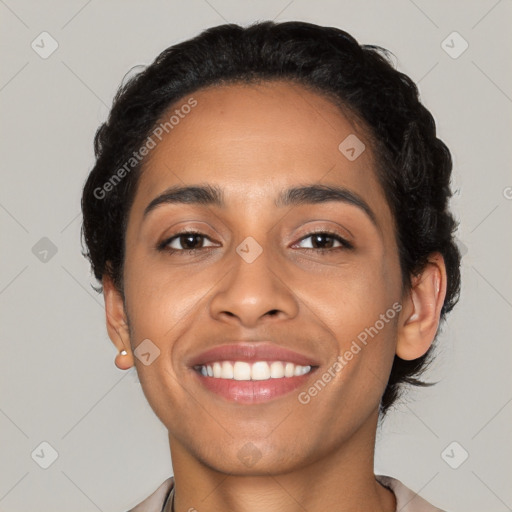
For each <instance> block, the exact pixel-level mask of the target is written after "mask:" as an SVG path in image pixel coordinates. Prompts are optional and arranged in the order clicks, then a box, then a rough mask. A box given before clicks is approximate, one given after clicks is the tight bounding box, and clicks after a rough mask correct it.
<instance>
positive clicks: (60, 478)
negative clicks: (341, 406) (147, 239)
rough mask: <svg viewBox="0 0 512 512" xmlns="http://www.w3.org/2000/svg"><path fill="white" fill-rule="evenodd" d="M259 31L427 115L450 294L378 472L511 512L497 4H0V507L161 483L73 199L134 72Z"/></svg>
mask: <svg viewBox="0 0 512 512" xmlns="http://www.w3.org/2000/svg"><path fill="white" fill-rule="evenodd" d="M263 19H270V20H272V19H273V20H276V21H289V20H303V21H310V22H313V23H318V24H320V25H329V26H336V27H339V28H342V29H344V30H347V31H348V32H350V33H351V34H352V35H354V36H355V37H356V39H357V40H358V41H359V42H361V43H372V44H378V45H382V46H384V47H385V48H388V49H389V50H391V51H392V52H393V53H394V54H395V56H396V59H395V61H396V65H397V67H398V69H400V70H401V71H403V72H405V73H407V74H408V75H410V76H411V78H412V79H413V80H414V81H415V82H416V83H417V84H418V87H419V90H420V93H421V98H422V101H423V102H424V103H425V105H426V106H427V108H429V109H430V110H431V111H432V112H433V114H434V117H435V119H436V122H437V126H438V131H439V136H440V138H441V139H443V140H444V141H445V143H446V144H447V145H448V146H449V148H450V150H451V152H452V156H453V160H454V174H453V190H454V196H453V199H452V208H453V211H454V212H455V215H456V217H457V219H459V220H460V227H459V232H458V239H459V244H460V247H461V250H462V252H463V253H464V259H463V266H462V280H463V286H462V295H461V300H460V302H459V304H458V306H457V307H456V309H455V310H454V311H453V313H452V314H451V315H449V317H448V321H447V323H446V324H445V325H444V327H443V330H442V333H441V335H440V337H439V343H438V345H439V349H438V359H437V361H436V363H435V364H434V365H433V367H432V368H431V370H430V372H429V373H428V375H426V377H427V378H428V379H429V380H437V381H439V383H438V384H437V385H436V386H434V387H432V388H428V389H423V390H417V391H416V390H415V391H412V392H411V393H410V394H409V395H408V398H407V400H404V401H402V402H401V404H400V406H399V407H398V408H397V410H395V411H394V412H392V413H391V414H390V416H389V418H388V419H387V420H386V421H385V423H384V425H383V428H382V430H381V431H379V435H378V444H377V453H376V472H378V473H383V474H387V475H391V476H394V477H396V478H399V479H400V480H402V481H403V482H404V483H405V484H406V485H407V486H409V487H411V488H412V489H413V490H414V491H416V492H419V493H420V494H421V495H422V496H423V497H425V498H426V499H427V500H429V501H432V502H433V503H435V504H436V505H438V506H441V507H442V508H445V509H447V510H450V511H453V512H477V511H478V512H480V511H484V510H485V511H486V512H501V511H506V510H512V486H511V485H510V483H511V475H512V442H511V439H512V436H511V433H512V432H511V430H512V428H511V424H512V423H511V420H512V403H511V401H512V386H511V381H512V377H511V373H512V372H511V371H510V367H511V352H512V348H511V347H512V344H511V343H510V341H511V331H512V326H511V318H512V315H511V310H512V287H511V272H510V262H511V261H512V254H511V252H512V243H511V238H510V232H511V230H510V225H511V208H512V199H511V198H512V188H511V187H512V176H511V173H510V162H511V161H512V150H511V147H512V144H511V143H510V140H511V124H512V123H511V112H512V99H511V98H512V70H511V67H510V62H511V61H512V55H511V54H512V45H511V33H512V31H511V30H510V20H511V19H512V3H511V2H510V1H507V0H501V1H496V0H481V1H467V0H458V1H455V0H452V1H450V2H445V1H442V0H435V1H423V0H415V1H412V0H392V1H382V0H374V1H373V0H364V1H358V2H356V1H353V2H349V1H347V0H336V1H335V0H321V1H319V0H315V1H309V2H308V1H306V0H292V1H290V0H272V1H270V0H260V1H258V2H256V1H246V0H239V1H235V0H208V1H207V0H189V1H157V0H150V1H138V2H136V1H126V0H125V1H121V0H109V1H106V0H92V1H91V0H89V1H86V0H68V1H61V2H57V1H37V2H36V1H21V0H0V23H1V28H0V38H1V45H0V52H1V60H2V63H1V66H0V109H1V113H0V115H1V117H0V119H1V136H0V147H1V162H0V168H1V171H0V172H1V186H0V228H1V236H0V262H1V264H0V311H1V312H0V315H1V316H0V342H1V352H0V393H1V394H0V511H2V512H26V511H27V510H38V511H39V512H50V511H51V512H69V511H70V510H73V511H74V512H85V511H96V510H100V511H110V512H122V511H124V510H127V509H128V508H130V507H131V506H133V505H134V504H135V503H138V502H139V501H141V500H142V499H143V498H145V497H146V496H147V495H148V494H150V493H151V492H152V491H153V490H154V489H155V488H156V487H157V486H158V485H159V484H160V483H161V482H162V481H163V480H164V479H165V478H167V477H168V476H170V475H171V474H172V465H171V460H170V456H169V451H168V443H167V436H166V430H165V428H164V427H163V425H161V424H160V422H159V420H158V419H157V418H156V416H155V415H154V414H153V412H152V411H151V409H150V407H149V406H148V405H147V403H146V401H145V398H144V396H143V394H142V391H141V388H140V385H139V383H138V381H137V377H136V375H135V373H134V372H133V371H128V372H122V371H121V370H118V369H117V368H116V367H115V366H114V357H115V353H116V352H115V350H114V347H113V345H112V344H111V342H110V340H109V339H108V337H107V334H106V329H105V325H104V311H103V297H102V296H101V295H97V294H96V293H95V292H94V291H93V290H92V288H91V286H90V285H91V284H95V282H94V279H93V278H92V277H91V273H90V269H89V267H88V264H87V261H86V260H85V259H84V258H83V257H82V255H81V247H80V225H81V215H80V204H79V201H80V195H81V187H82V185H83V183H84V180H85V178H86V176H87V174H88V172H89V171H90V169H91V167H92V165H93V162H94V159H93V136H94V133H95V131H96V129H97V128H98V126H99V125H100V123H101V122H102V121H104V120H105V118H106V116H107V113H108V110H109V107H110V105H111V101H112V98H113V96H114V94H115V92H116V89H117V87H118V85H119V84H120V82H121V80H122V79H123V77H124V75H125V74H126V73H127V72H128V71H129V70H130V69H131V68H132V67H133V66H135V65H139V64H142V65H147V64H149V63H150V62H152V61H153V59H154V58H155V57H156V56H157V55H158V53H160V52H161V51H162V50H163V49H165V48H166V47H168V46H170V45H172V44H175V43H177V42H179V41H182V40H184V39H187V38H189V37H192V36H194V35H196V34H198V33H199V32H200V31H202V30H203V29H205V28H207V27H211V26H215V25H219V24H222V23H227V22H233V23H238V24H243V25H246V24H249V23H251V22H254V21H257V20H263ZM43 32H46V33H47V34H43V35H41V34H42V33H43ZM454 32H456V34H454ZM41 40H42V41H43V42H41ZM56 45H58V47H57V48H56V50H55V51H54V52H53V53H51V55H47V53H49V52H50V51H51V50H52V49H53V47H55V46H56ZM466 45H467V48H466ZM41 443H44V444H41ZM464 459H465V460H464ZM45 465H48V467H47V468H46V469H44V467H42V466H45ZM454 466H456V467H454Z"/></svg>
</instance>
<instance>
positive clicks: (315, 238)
mask: <svg viewBox="0 0 512 512" xmlns="http://www.w3.org/2000/svg"><path fill="white" fill-rule="evenodd" d="M309 239H311V242H310V243H309V245H310V247H304V246H303V247H302V248H303V249H311V250H317V251H328V250H334V249H343V248H345V249H351V248H352V244H350V243H349V242H347V241H346V240H345V239H344V238H342V237H341V236H339V235H338V234H337V233H330V232H328V231H319V232H315V233H310V234H309V235H307V236H305V237H303V238H302V239H301V240H300V242H299V243H301V242H304V241H305V240H309ZM336 244H337V245H336Z"/></svg>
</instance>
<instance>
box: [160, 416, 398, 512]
mask: <svg viewBox="0 0 512 512" xmlns="http://www.w3.org/2000/svg"><path fill="white" fill-rule="evenodd" d="M377 419H378V411H376V412H375V414H372V416H371V417H370V418H369V421H368V422H366V423H365V424H364V425H363V426H362V427H361V428H360V429H359V430H358V431H356V432H355V433H354V434H353V435H352V436H351V437H350V439H348V440H345V441H344V442H343V443H340V445H339V446H337V447H335V449H332V448H331V449H329V450H328V453H325V454H320V455H319V456H318V457H317V458H316V459H315V460H313V461H311V462H309V463H304V464H303V465H301V467H297V468H296V469H294V470H292V471H287V472H285V473H284V472H279V470H276V471H272V472H268V473H266V474H264V475H261V474H258V475H247V474H227V473H226V472H221V471H218V470H216V469H215V468H214V467H212V466H211V465H208V464H205V463H204V462H202V461H200V460H198V457H196V456H194V454H192V453H191V452H190V451H189V450H187V449H186V447H185V446H184V445H183V444H181V443H180V442H179V441H178V440H177V439H176V438H175V437H173V436H172V435H171V434H169V443H170V448H171V455H172V466H173V469H174V481H175V497H174V512H185V511H194V510H197V511H200V512H220V511H223V512H224V511H226V510H233V511H236V512H257V511H258V512H259V511H261V510H273V511H275V512H303V511H304V510H307V511H308V512H320V511H322V512H325V510H332V511H335V512H355V511H359V510H372V511H373V512H395V510H396V501H395V496H394V494H393V493H392V491H390V490H389V489H386V488H385V487H383V486H382V485H381V484H379V483H378V482H377V481H376V479H375V475H374V469H373V464H374V449H375V433H376V428H377Z"/></svg>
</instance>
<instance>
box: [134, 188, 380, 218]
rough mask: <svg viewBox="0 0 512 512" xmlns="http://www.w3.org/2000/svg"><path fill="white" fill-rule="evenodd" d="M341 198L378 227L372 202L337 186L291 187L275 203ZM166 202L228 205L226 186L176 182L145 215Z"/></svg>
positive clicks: (338, 200)
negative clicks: (225, 193) (223, 187)
mask: <svg viewBox="0 0 512 512" xmlns="http://www.w3.org/2000/svg"><path fill="white" fill-rule="evenodd" d="M331 201H337V202H340V203H346V204H350V205H352V206H356V207H357V208H359V209H360V210H362V211H363V212H364V213H365V214H366V215H367V217H368V218H369V219H370V220H371V222H372V223H373V224H374V225H375V226H377V220H376V215H375V213H374V212H373V210H372V209H371V208H370V206H369V205H368V203H366V201H364V199H363V198H362V197H360V196H359V195H358V194H356V193H355V192H353V191H351V190H349V189H347V188H344V187H340V186H337V185H322V184H319V183H315V184H312V185H305V186H297V187H291V188H288V189H286V190H284V191H282V192H281V193H280V194H279V196H278V197H277V199H276V200H275V201H274V204H275V206H276V207H277V208H283V207H285V206H298V205H303V204H319V203H328V202H331ZM163 204H195V205H203V206H216V207H218V208H224V207H225V206H226V204H225V202H224V199H223V193H222V189H220V188H219V187H217V186H215V185H189V186H180V185H175V186H172V187H170V188H168V189H167V190H165V192H163V193H162V194H160V195H159V196H157V197H155V198H154V199H153V200H152V201H151V202H150V203H149V204H148V205H147V206H146V208H145V210H144V214H143V217H146V216H147V215H148V214H149V213H150V212H151V211H153V210H155V209H156V208H157V207H158V206H160V205H163Z"/></svg>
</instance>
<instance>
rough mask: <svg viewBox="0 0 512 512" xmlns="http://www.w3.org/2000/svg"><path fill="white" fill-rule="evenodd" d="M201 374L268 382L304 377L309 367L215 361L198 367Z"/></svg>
mask: <svg viewBox="0 0 512 512" xmlns="http://www.w3.org/2000/svg"><path fill="white" fill-rule="evenodd" d="M200 371H201V374H202V375H204V376H205V377H207V376H208V377H213V378H215V379H234V380H268V379H271V378H272V379H281V378H283V377H294V376H300V375H305V374H306V373H308V372H310V371H311V366H309V365H308V366H301V365H298V364H297V365H296V364H294V363H289V362H282V361H272V362H270V363H269V362H267V361H257V362H255V363H252V364H251V363H247V362H246V361H234V362H231V361H222V362H221V361H215V362H214V363H210V364H207V365H204V366H201V367H200Z"/></svg>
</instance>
